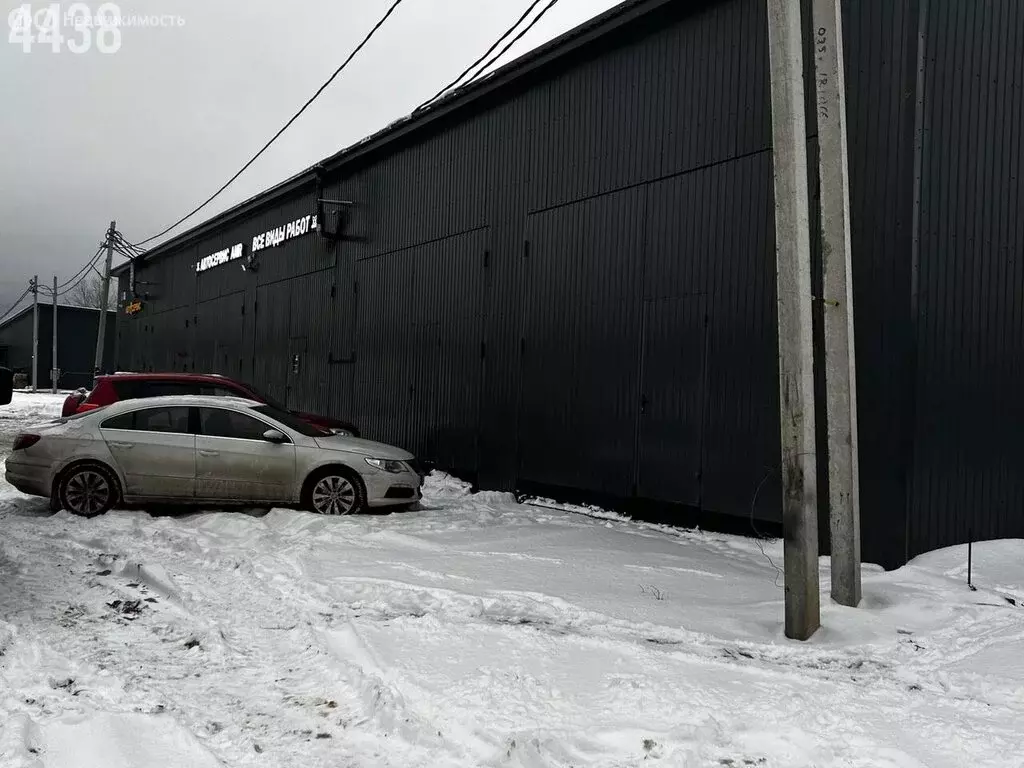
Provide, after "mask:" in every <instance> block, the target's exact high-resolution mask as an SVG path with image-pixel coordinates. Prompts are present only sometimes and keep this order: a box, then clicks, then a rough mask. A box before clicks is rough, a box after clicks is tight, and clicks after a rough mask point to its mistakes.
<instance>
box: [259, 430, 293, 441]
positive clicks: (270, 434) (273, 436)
mask: <svg viewBox="0 0 1024 768" xmlns="http://www.w3.org/2000/svg"><path fill="white" fill-rule="evenodd" d="M263 439H264V440H266V441H267V442H268V443H287V442H288V438H287V437H286V436H285V434H284V432H281V431H279V430H277V429H268V430H267V431H266V432H264V433H263Z"/></svg>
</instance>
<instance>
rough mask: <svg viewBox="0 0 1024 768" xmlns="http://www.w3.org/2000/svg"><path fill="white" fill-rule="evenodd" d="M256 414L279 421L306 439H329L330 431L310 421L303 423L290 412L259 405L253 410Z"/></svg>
mask: <svg viewBox="0 0 1024 768" xmlns="http://www.w3.org/2000/svg"><path fill="white" fill-rule="evenodd" d="M253 410H254V411H256V413H262V414H263V415H264V416H269V417H270V418H272V419H274V421H279V422H281V423H282V424H284V425H285V426H286V427H288V429H293V430H295V431H296V432H298V433H299V434H300V435H305V436H306V437H329V436H330V434H331V433H330V431H328V430H326V429H323V428H322V427H317V426H315V425H313V424H310V423H309V422H308V421H303V420H302V419H300V418H299V417H298V416H293V415H292V414H290V413H288V411H284V410H281V409H280V408H275V407H274V406H272V405H259V406H256V407H255V408H253Z"/></svg>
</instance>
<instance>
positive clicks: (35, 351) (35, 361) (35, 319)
mask: <svg viewBox="0 0 1024 768" xmlns="http://www.w3.org/2000/svg"><path fill="white" fill-rule="evenodd" d="M38 379H39V275H36V276H35V277H33V278H32V391H33V392H36V391H38Z"/></svg>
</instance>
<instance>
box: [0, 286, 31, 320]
mask: <svg viewBox="0 0 1024 768" xmlns="http://www.w3.org/2000/svg"><path fill="white" fill-rule="evenodd" d="M30 293H32V284H31V282H30V283H29V286H28V288H26V289H25V292H24V293H23V294H21V296H19V297H18V299H17V301H15V302H14V303H13V304H12V305H11V306H10V308H9V309H8V310H7V311H6V312H4V313H3V314H2V315H0V320H3V319H4V318H6V317H7V316H8V315H9V314H11V312H13V311H14V310H16V309H17V308H18V305H19V304H21V301H22V299H24V298H25V297H26V296H28V295H29V294H30Z"/></svg>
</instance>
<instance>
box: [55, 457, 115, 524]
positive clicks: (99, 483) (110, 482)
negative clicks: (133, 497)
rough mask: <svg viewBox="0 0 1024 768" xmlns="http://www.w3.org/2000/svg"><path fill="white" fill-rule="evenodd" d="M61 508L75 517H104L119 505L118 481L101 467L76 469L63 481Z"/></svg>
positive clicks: (87, 466) (88, 466)
mask: <svg viewBox="0 0 1024 768" xmlns="http://www.w3.org/2000/svg"><path fill="white" fill-rule="evenodd" d="M59 496H60V503H61V506H62V507H63V508H64V509H66V510H67V511H68V512H70V513H72V514H74V515H82V516H83V517H92V516H94V515H102V514H103V513H104V512H106V511H107V510H109V509H110V508H111V507H113V506H114V504H116V503H117V497H118V489H117V481H116V480H115V479H114V477H113V475H111V473H110V472H109V471H108V470H107V469H105V468H103V467H100V466H94V465H84V466H81V467H75V468H74V469H72V470H71V471H69V472H68V473H67V474H66V475H65V476H64V477H63V479H62V480H61V483H60V489H59Z"/></svg>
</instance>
